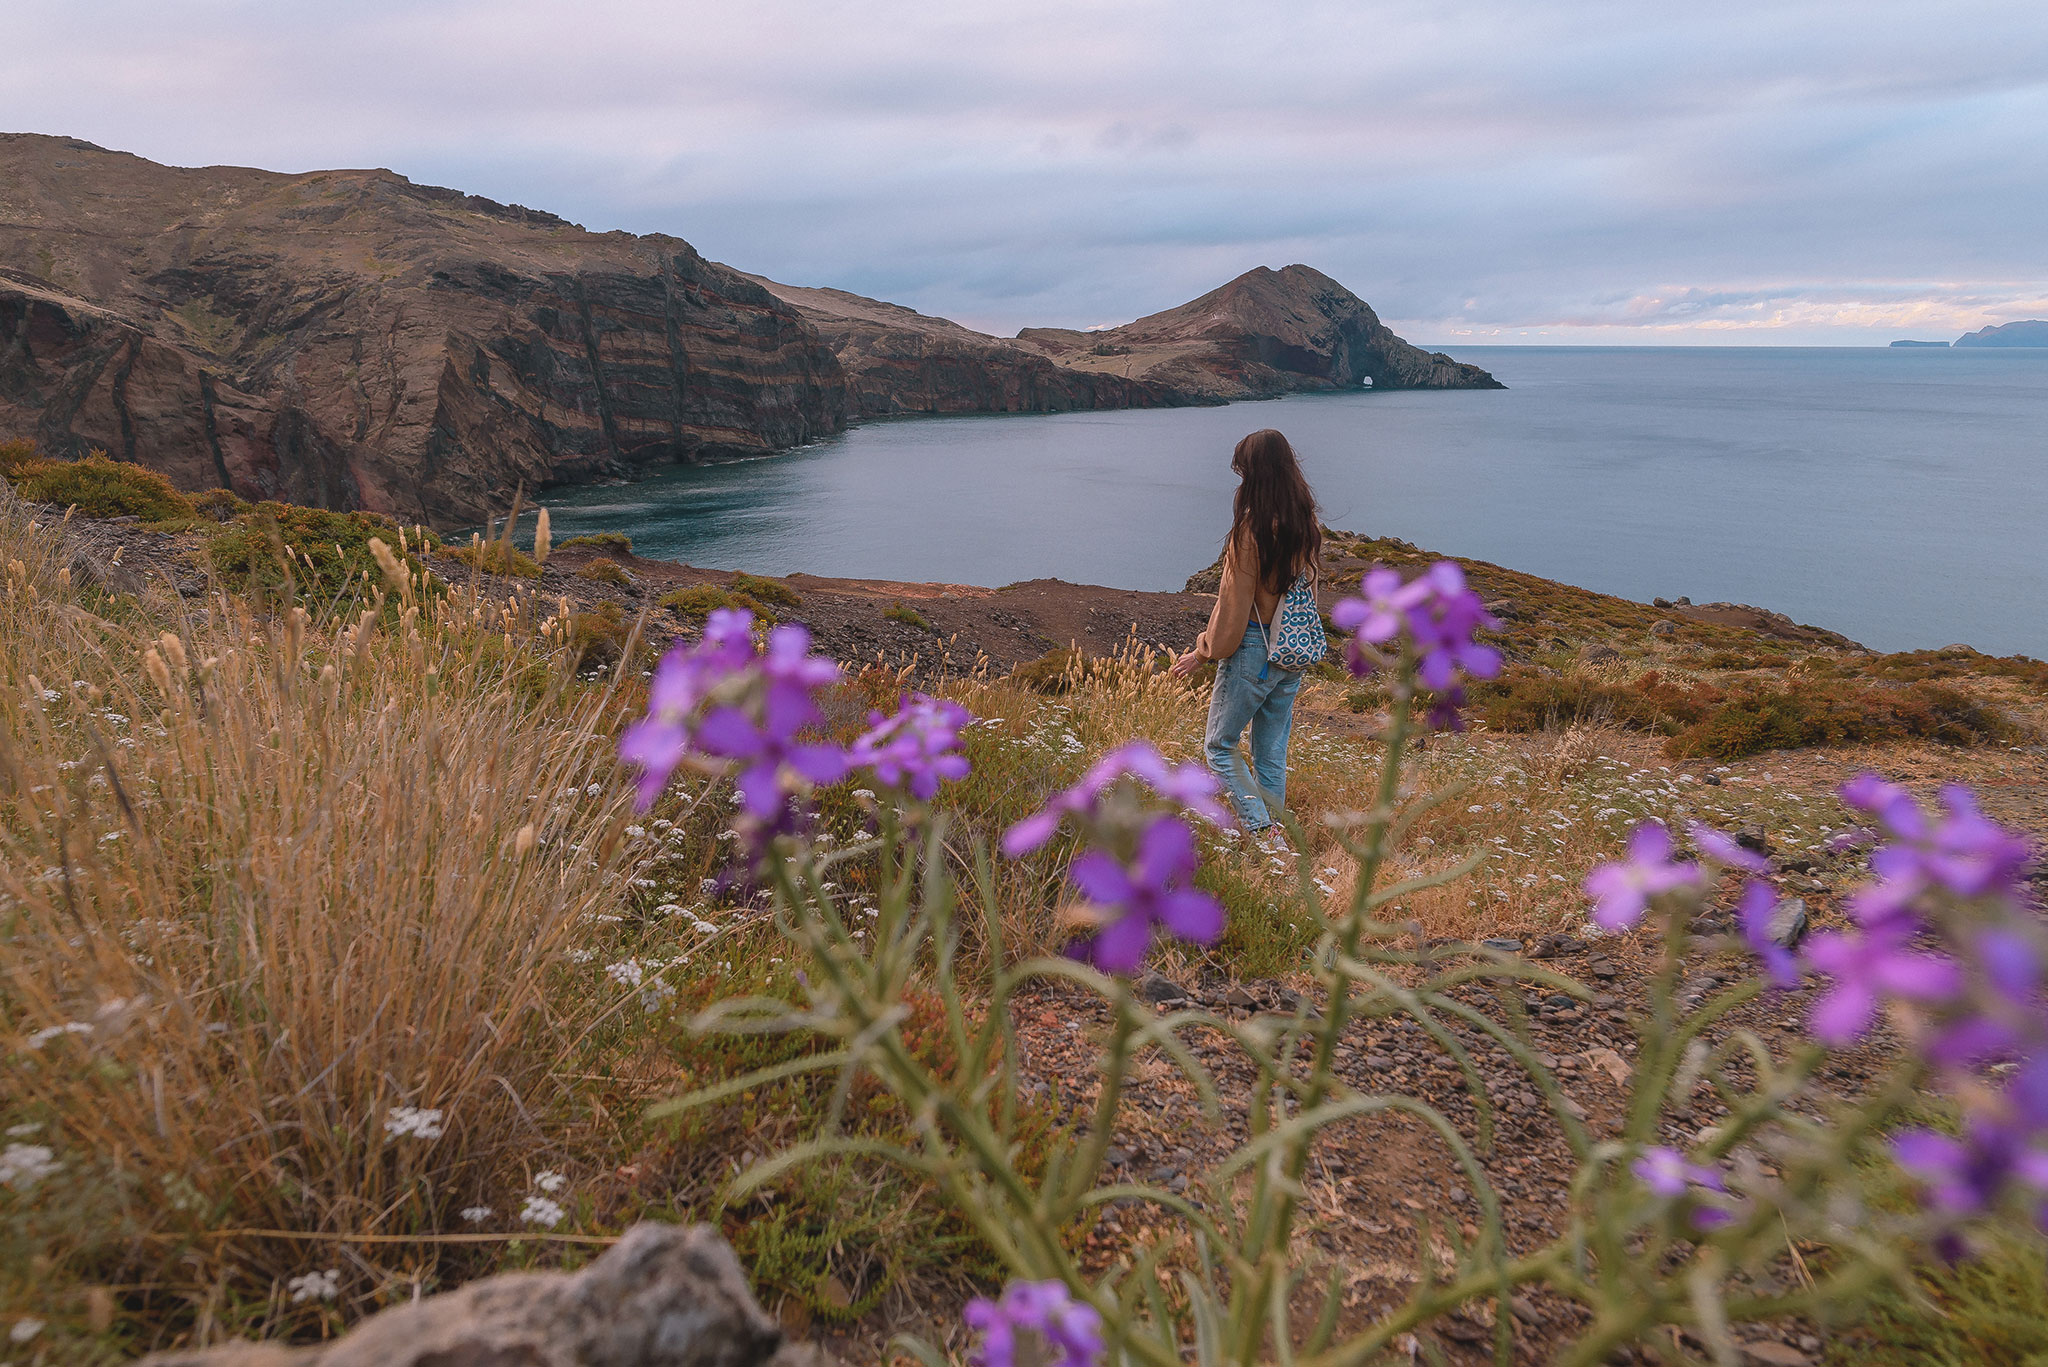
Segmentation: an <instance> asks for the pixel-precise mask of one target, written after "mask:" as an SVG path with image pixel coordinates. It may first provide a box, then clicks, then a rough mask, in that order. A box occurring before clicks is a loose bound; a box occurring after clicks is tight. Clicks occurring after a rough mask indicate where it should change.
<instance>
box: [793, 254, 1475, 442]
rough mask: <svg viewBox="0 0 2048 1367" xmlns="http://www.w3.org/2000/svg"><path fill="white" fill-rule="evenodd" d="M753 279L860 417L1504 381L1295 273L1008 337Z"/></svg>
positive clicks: (1321, 278)
mask: <svg viewBox="0 0 2048 1367" xmlns="http://www.w3.org/2000/svg"><path fill="white" fill-rule="evenodd" d="M756 278H757V279H758V278H759V277H756ZM761 284H762V285H764V286H766V287H767V288H768V289H769V290H770V291H771V292H772V293H774V294H775V296H776V297H777V298H779V299H782V300H783V301H785V302H786V303H790V304H793V305H795V306H796V307H797V308H798V309H799V310H800V311H801V312H802V313H803V315H804V317H805V318H806V319H808V320H809V321H810V322H811V323H812V324H813V325H815V326H816V327H817V329H818V331H819V333H820V334H821V335H823V337H824V338H825V340H826V341H827V342H828V343H830V344H831V346H832V349H833V351H834V352H835V353H837V355H838V357H839V362H840V364H841V365H842V366H844V367H845V368H846V374H847V384H848V386H849V387H850V389H851V390H852V397H851V399H850V400H849V402H848V407H849V408H850V409H852V410H853V411H854V412H857V413H861V414H865V415H870V416H873V415H879V414H889V413H986V412H1041V413H1042V412H1060V411H1065V410H1068V409H1075V408H1150V407H1160V406H1172V405H1182V404H1200V403H1222V402H1228V401H1229V400H1232V399H1270V398H1274V397H1276V396H1278V395H1281V394H1292V393H1300V392H1303V391H1314V390H1332V389H1354V388H1357V387H1358V386H1360V385H1362V384H1365V383H1367V382H1368V381H1369V382H1370V383H1371V384H1372V385H1373V386H1374V387H1375V388H1378V389H1500V388H1503V387H1504V386H1502V385H1501V383H1500V382H1499V381H1498V380H1496V379H1494V378H1493V376H1491V375H1489V374H1487V373H1486V372H1485V371H1483V370H1481V369H1480V368H1479V367H1477V366H1471V365H1462V364H1460V363H1459V362H1457V361H1453V360H1452V359H1451V358H1450V357H1448V356H1444V355H1441V354H1438V353H1432V352H1427V351H1423V350H1422V349H1421V348H1419V347H1413V346H1410V345H1409V344H1408V343H1406V342H1404V341H1402V340H1401V339H1400V338H1399V337H1396V336H1395V335H1394V334H1393V333H1392V332H1390V331H1389V330H1388V329H1387V327H1386V325H1385V324H1383V323H1381V322H1380V320H1379V317H1378V316H1377V315H1376V314H1374V313H1373V311H1372V309H1371V308H1369V307H1368V306H1367V305H1366V303H1365V301H1364V300H1362V299H1360V298H1359V297H1358V296H1357V295H1355V294H1353V293H1352V292H1351V291H1350V290H1347V289H1345V288H1344V287H1343V286H1342V285H1340V284H1338V283H1337V282H1336V281H1335V280H1332V279H1331V278H1330V277H1329V276H1327V275H1324V274H1323V273H1322V272H1321V271H1317V270H1313V269H1311V268H1309V267H1307V266H1288V267H1286V268H1285V269H1283V270H1277V271H1276V270H1269V269H1267V268H1266V267H1264V266H1261V267H1259V268H1258V269H1256V270H1251V271H1247V272H1245V273H1244V274H1243V275H1240V276H1239V277H1237V279H1235V280H1232V281H1231V282H1230V283H1229V284H1227V285H1224V286H1222V287H1221V288H1219V289H1215V290H1211V291H1210V292H1209V293H1207V294H1205V295H1203V296H1202V297H1201V298H1199V299H1196V300H1193V301H1191V302H1189V303H1186V304H1182V305H1181V306H1180V307H1179V308H1174V309H1168V310H1166V311H1165V312H1164V313H1155V314H1152V315H1151V316H1149V317H1146V318H1140V319H1139V320H1138V321H1136V322H1135V323H1126V324H1124V325H1123V326H1122V327H1119V328H1109V329H1106V330H1103V331H1097V332H1076V331H1074V330H1072V329H1068V328H1026V329H1025V330H1024V331H1022V332H1020V333H1018V334H1017V337H1016V339H1015V340H1009V339H1006V338H1001V337H992V336H989V335H988V334H987V333H982V332H975V331H972V330H971V329H968V328H964V327H962V326H960V324H958V323H955V322H951V321H949V320H947V319H944V318H929V317H926V316H925V315H924V314H921V313H918V312H916V311H915V310H913V309H907V308H904V307H903V306H902V305H900V304H885V303H882V302H880V301H879V300H874V299H866V298H863V297H862V296H860V295H858V294H849V293H847V292H846V291H844V290H832V289H809V288H803V287H800V286H795V285H781V284H777V283H776V282H775V281H772V280H765V279H763V280H761Z"/></svg>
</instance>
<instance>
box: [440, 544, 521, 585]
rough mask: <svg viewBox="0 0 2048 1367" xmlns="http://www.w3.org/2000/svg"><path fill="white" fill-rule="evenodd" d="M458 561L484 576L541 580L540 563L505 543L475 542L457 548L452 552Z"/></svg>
mask: <svg viewBox="0 0 2048 1367" xmlns="http://www.w3.org/2000/svg"><path fill="white" fill-rule="evenodd" d="M451 554H453V555H454V557H455V558H456V559H457V560H460V561H461V562H462V563H463V564H465V565H467V566H469V567H470V568H471V569H473V570H476V571H478V572H480V573H483V574H504V575H510V576H512V577H514V578H516V579H538V578H540V562H539V561H537V560H535V559H534V558H533V557H532V556H530V555H528V554H527V553H526V552H525V551H522V550H520V549H519V548H518V547H517V546H508V545H506V544H505V543H504V542H503V541H484V542H475V543H472V544H470V545H467V546H457V547H456V548H455V549H454V551H452V552H451Z"/></svg>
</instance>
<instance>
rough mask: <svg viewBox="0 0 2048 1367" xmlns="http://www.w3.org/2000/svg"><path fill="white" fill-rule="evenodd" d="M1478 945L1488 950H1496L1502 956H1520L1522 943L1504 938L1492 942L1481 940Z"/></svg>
mask: <svg viewBox="0 0 2048 1367" xmlns="http://www.w3.org/2000/svg"><path fill="white" fill-rule="evenodd" d="M1479 943H1480V944H1482V945H1484V946H1485V947H1486V948H1488V949H1491V950H1497V951H1499V952H1500V953H1502V954H1520V953H1521V952H1522V942H1521V941H1520V940H1511V939H1508V938H1507V937H1506V936H1502V937H1500V938H1498V939H1492V940H1481V941H1480V942H1479Z"/></svg>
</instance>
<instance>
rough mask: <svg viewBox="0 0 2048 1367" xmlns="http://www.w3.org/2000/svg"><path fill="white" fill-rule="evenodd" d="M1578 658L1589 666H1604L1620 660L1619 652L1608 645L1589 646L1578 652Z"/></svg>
mask: <svg viewBox="0 0 2048 1367" xmlns="http://www.w3.org/2000/svg"><path fill="white" fill-rule="evenodd" d="M1579 658H1580V659H1581V660H1584V661H1585V662H1586V663H1587V664H1589V665H1598V664H1606V663H1607V662H1608V661H1609V660H1618V659H1620V658H1621V652H1620V651H1618V650H1616V649H1615V648H1614V647H1613V646H1609V645H1590V646H1587V647H1586V648H1585V649H1584V650H1581V651H1580V652H1579Z"/></svg>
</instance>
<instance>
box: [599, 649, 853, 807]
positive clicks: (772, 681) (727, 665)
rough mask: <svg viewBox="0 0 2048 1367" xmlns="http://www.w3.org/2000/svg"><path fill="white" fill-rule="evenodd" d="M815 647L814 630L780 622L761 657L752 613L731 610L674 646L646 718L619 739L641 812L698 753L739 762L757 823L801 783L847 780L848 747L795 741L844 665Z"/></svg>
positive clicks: (813, 721)
mask: <svg viewBox="0 0 2048 1367" xmlns="http://www.w3.org/2000/svg"><path fill="white" fill-rule="evenodd" d="M810 649H811V636H810V633H809V632H808V631H805V630H804V629H803V628H802V627H800V626H782V627H777V628H776V629H775V630H774V631H772V632H771V633H769V636H768V645H767V649H766V650H765V651H764V652H762V653H760V654H756V653H755V649H754V642H753V615H752V614H751V613H748V612H744V611H739V610H735V609H721V610H720V611H718V612H714V613H712V614H711V617H710V620H709V621H707V622H706V623H705V626H704V636H703V639H702V640H700V641H699V642H698V643H697V644H696V645H694V646H688V647H685V646H684V645H682V644H681V643H680V642H679V643H677V644H676V645H675V646H674V647H671V648H670V650H669V652H668V653H667V654H666V655H664V656H663V657H662V660H661V664H660V665H659V666H658V667H657V668H656V670H655V676H654V681H653V683H652V684H651V685H650V686H649V689H648V715H647V716H646V717H645V718H643V719H642V720H640V721H638V722H635V723H634V724H633V725H632V726H630V727H628V728H627V729H626V733H625V735H624V736H623V737H622V738H621V740H620V742H619V757H620V758H621V759H623V760H625V761H626V762H627V763H629V764H634V765H637V766H638V767H639V769H640V771H641V772H640V784H639V804H638V805H639V806H640V808H641V809H642V810H643V811H644V810H645V809H646V808H647V807H648V806H650V805H651V804H652V803H653V801H654V799H655V798H656V797H658V796H659V795H660V793H661V790H662V789H663V788H664V787H665V786H667V783H668V780H669V778H670V776H671V775H672V774H673V773H674V772H675V769H676V767H677V766H678V765H680V764H681V763H683V762H684V761H685V760H686V759H689V758H690V757H691V756H693V755H696V756H703V757H705V758H707V759H709V760H711V761H713V762H714V763H715V762H717V761H724V762H726V763H725V764H720V765H718V766H717V767H720V768H723V767H728V766H729V765H730V764H732V763H737V764H738V765H740V766H741V768H740V774H739V777H738V778H737V780H736V785H737V787H738V789H739V793H740V801H741V803H742V805H743V806H744V807H745V809H746V811H747V814H748V815H749V816H750V817H752V818H754V819H755V820H757V821H765V820H767V819H768V818H770V817H772V816H775V815H776V814H777V813H778V812H779V811H780V810H781V808H782V806H783V804H784V802H785V801H786V800H787V798H788V795H789V793H790V792H791V791H793V790H794V789H795V788H796V787H797V786H799V785H800V784H803V783H836V782H837V781H838V780H839V779H841V778H843V777H844V776H845V774H846V754H845V752H844V751H842V750H840V749H839V748H838V747H836V746H831V745H821V744H814V743H808V742H804V741H800V740H799V739H798V738H797V737H798V733H799V732H801V731H803V730H804V729H806V728H808V727H812V726H816V725H817V724H818V723H819V722H821V721H822V720H824V714H823V713H822V712H820V711H819V709H818V703H817V695H818V694H819V693H820V692H821V691H823V690H824V689H826V688H829V687H831V686H832V685H833V684H836V683H837V682H838V681H839V674H840V671H839V666H838V665H837V664H836V663H834V662H833V661H831V660H827V659H823V658H821V657H819V656H815V655H812V654H811V653H810Z"/></svg>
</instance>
